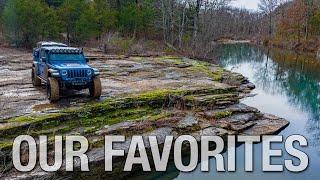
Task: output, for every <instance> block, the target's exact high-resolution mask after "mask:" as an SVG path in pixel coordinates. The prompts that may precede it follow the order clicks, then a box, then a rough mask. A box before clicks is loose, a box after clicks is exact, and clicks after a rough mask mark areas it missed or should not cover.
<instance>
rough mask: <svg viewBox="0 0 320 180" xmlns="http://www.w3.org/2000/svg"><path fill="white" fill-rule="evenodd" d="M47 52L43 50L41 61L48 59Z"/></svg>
mask: <svg viewBox="0 0 320 180" xmlns="http://www.w3.org/2000/svg"><path fill="white" fill-rule="evenodd" d="M46 57H47V53H46V52H45V51H44V50H41V61H42V62H43V59H46Z"/></svg>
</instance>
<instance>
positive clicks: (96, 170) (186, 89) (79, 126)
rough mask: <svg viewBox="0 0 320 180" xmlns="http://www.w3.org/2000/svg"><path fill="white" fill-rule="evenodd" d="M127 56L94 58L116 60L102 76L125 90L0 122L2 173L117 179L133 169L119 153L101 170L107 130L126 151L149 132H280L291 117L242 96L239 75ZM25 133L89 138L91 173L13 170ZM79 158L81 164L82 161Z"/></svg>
mask: <svg viewBox="0 0 320 180" xmlns="http://www.w3.org/2000/svg"><path fill="white" fill-rule="evenodd" d="M125 58H126V59H125V60H122V61H116V60H114V59H112V60H109V59H104V58H101V57H99V58H96V59H94V58H93V59H94V61H111V62H107V63H108V64H113V66H114V67H113V69H112V70H109V71H108V70H106V71H104V72H102V77H105V78H110V77H112V79H116V78H117V79H122V80H121V81H126V84H127V85H128V87H126V89H128V90H127V91H122V93H120V94H118V95H113V96H112V97H110V98H106V99H105V100H103V101H101V102H91V103H86V104H84V105H82V106H77V107H70V108H66V109H63V110H59V111H57V112H55V111H54V112H53V113H48V112H47V113H43V114H32V115H28V116H20V117H16V118H11V119H8V120H6V121H5V122H4V123H1V124H0V134H1V137H0V160H1V162H5V163H3V164H2V165H0V170H1V171H4V172H5V173H4V175H3V177H4V178H7V179H9V177H10V179H12V178H15V179H54V178H55V177H58V176H59V177H60V178H61V177H66V178H76V177H81V178H85V177H99V178H101V177H109V178H112V177H114V178H119V177H120V175H121V177H125V176H128V175H130V174H126V173H123V172H122V171H121V168H122V166H123V162H124V160H125V159H124V158H116V159H115V171H114V172H112V173H106V172H104V148H103V146H104V136H105V135H125V136H126V137H127V138H126V142H125V143H119V144H116V145H115V147H116V148H118V149H123V150H125V152H127V151H128V148H129V145H130V141H131V137H132V136H133V135H142V136H144V137H145V139H146V138H147V136H149V135H154V136H157V138H158V144H160V145H161V144H163V143H164V139H165V137H166V136H168V135H172V136H174V137H175V138H176V137H177V136H179V135H192V136H194V137H195V138H196V139H197V140H198V141H200V136H201V135H208V136H209V135H219V136H222V137H226V136H227V135H270V134H276V133H278V132H279V131H281V130H282V129H284V128H285V127H286V126H287V125H288V124H289V122H288V121H286V120H285V119H282V118H279V117H276V116H273V115H269V114H264V113H261V112H260V111H259V110H258V109H256V108H253V107H249V106H247V105H245V104H241V103H239V100H240V99H241V98H242V97H244V96H243V94H247V93H250V90H251V89H253V88H254V85H253V84H252V83H250V82H249V81H248V80H247V78H245V77H243V76H242V75H241V74H237V73H233V72H230V71H226V70H224V69H222V68H220V67H218V66H216V65H214V64H209V63H203V62H199V61H196V60H190V59H186V58H176V57H156V58H152V57H148V58H144V57H125ZM99 63H101V62H99ZM155 74H156V75H155ZM141 81H143V83H142V82H141ZM130 85H131V86H130ZM111 86H112V85H111ZM130 88H132V89H136V90H135V91H132V89H131V90H129V89H130ZM138 88H139V89H138ZM20 134H29V135H32V136H34V137H37V136H39V135H47V136H49V137H52V136H54V135H83V136H85V137H87V138H88V140H89V143H90V149H89V151H88V153H87V155H88V156H89V160H90V169H91V172H90V173H78V172H76V173H67V172H65V171H64V170H63V169H65V168H64V167H62V168H61V171H58V172H55V173H47V172H43V171H41V169H40V168H39V167H37V168H36V169H34V170H33V171H32V172H29V173H19V172H16V171H15V170H14V169H13V168H12V163H11V159H10V154H11V148H12V140H13V138H14V137H16V136H18V135H20ZM145 142H146V147H147V148H150V145H149V144H148V141H145ZM50 143H51V144H52V142H50ZM49 149H50V148H49ZM51 149H52V146H51ZM149 155H150V152H149ZM22 156H23V155H22ZM23 159H24V158H23ZM49 159H50V157H49ZM51 160H52V157H51ZM150 162H151V161H150ZM76 165H78V166H79V162H78V161H76ZM136 170H137V171H139V169H136Z"/></svg>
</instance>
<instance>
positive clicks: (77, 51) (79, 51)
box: [51, 49, 82, 54]
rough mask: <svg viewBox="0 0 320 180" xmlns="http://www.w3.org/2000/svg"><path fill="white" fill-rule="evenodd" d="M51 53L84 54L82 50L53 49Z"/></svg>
mask: <svg viewBox="0 0 320 180" xmlns="http://www.w3.org/2000/svg"><path fill="white" fill-rule="evenodd" d="M51 52H52V53H60V54H68V53H74V54H80V53H82V49H52V50H51Z"/></svg>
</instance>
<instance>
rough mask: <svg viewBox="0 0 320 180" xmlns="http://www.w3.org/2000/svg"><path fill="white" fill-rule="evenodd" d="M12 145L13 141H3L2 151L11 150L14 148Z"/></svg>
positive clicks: (0, 147) (0, 148)
mask: <svg viewBox="0 0 320 180" xmlns="http://www.w3.org/2000/svg"><path fill="white" fill-rule="evenodd" d="M12 144H13V141H6V140H1V141H0V151H7V150H10V149H11V147H12Z"/></svg>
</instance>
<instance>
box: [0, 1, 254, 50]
mask: <svg viewBox="0 0 320 180" xmlns="http://www.w3.org/2000/svg"><path fill="white" fill-rule="evenodd" d="M229 3H230V0H212V1H204V0H0V13H1V23H0V27H1V32H2V34H3V35H2V36H4V37H5V39H6V41H7V42H8V43H10V44H13V45H16V46H25V47H31V46H33V45H34V43H35V42H36V41H39V40H57V39H58V40H61V39H63V40H64V41H67V42H69V43H73V44H83V43H84V42H86V41H88V40H92V39H96V40H103V38H104V37H105V36H106V34H108V33H110V32H111V33H112V32H113V33H114V32H117V33H119V34H120V35H121V36H124V37H131V38H146V39H156V40H161V41H163V42H165V43H166V44H171V45H173V47H175V48H179V49H182V48H187V47H188V48H189V49H190V50H194V49H195V48H197V49H203V48H202V47H204V46H208V45H210V43H211V42H212V41H213V40H215V39H219V38H223V37H225V38H230V37H248V36H252V35H254V34H255V33H256V32H257V31H258V26H257V25H256V24H255V22H256V21H257V18H259V16H256V13H253V12H249V11H247V10H240V9H234V8H230V7H229V6H228V5H229Z"/></svg>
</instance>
